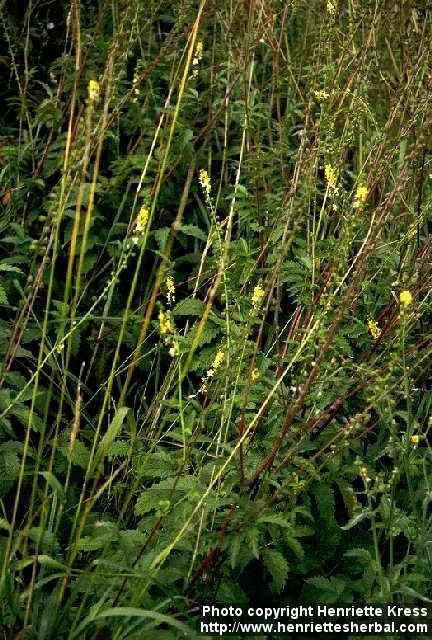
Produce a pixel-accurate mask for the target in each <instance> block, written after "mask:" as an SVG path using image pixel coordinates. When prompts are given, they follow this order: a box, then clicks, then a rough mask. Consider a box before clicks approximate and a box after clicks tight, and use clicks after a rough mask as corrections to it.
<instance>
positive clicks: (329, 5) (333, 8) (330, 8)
mask: <svg viewBox="0 0 432 640" xmlns="http://www.w3.org/2000/svg"><path fill="white" fill-rule="evenodd" d="M336 6H337V3H336V0H335V1H334V2H332V0H328V2H327V11H328V13H329V14H330V15H331V16H334V14H335V13H336Z"/></svg>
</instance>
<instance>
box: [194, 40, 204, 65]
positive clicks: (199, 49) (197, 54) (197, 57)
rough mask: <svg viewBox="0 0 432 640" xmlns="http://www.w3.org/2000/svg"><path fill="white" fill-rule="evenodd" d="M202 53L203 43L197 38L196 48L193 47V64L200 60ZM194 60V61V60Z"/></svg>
mask: <svg viewBox="0 0 432 640" xmlns="http://www.w3.org/2000/svg"><path fill="white" fill-rule="evenodd" d="M202 54H203V43H202V41H201V40H198V42H197V45H196V49H195V58H194V59H193V64H198V62H199V61H200V60H201V58H202ZM195 60H196V62H195Z"/></svg>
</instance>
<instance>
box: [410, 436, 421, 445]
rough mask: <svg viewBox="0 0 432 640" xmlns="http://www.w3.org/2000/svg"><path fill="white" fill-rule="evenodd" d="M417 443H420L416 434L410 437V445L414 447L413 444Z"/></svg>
mask: <svg viewBox="0 0 432 640" xmlns="http://www.w3.org/2000/svg"><path fill="white" fill-rule="evenodd" d="M419 441H420V436H418V435H417V434H415V435H413V436H411V443H412V444H414V445H415V444H418V443H419Z"/></svg>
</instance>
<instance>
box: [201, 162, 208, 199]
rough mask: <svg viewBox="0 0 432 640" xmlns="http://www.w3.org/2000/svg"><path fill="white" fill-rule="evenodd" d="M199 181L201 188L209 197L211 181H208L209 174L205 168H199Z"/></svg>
mask: <svg viewBox="0 0 432 640" xmlns="http://www.w3.org/2000/svg"><path fill="white" fill-rule="evenodd" d="M199 181H200V185H201V188H202V190H203V191H204V193H205V195H206V198H209V197H210V190H211V182H210V176H209V174H208V173H207V171H206V170H205V169H201V170H200V172H199Z"/></svg>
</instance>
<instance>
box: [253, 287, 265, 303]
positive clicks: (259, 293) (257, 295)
mask: <svg viewBox="0 0 432 640" xmlns="http://www.w3.org/2000/svg"><path fill="white" fill-rule="evenodd" d="M264 294H265V291H264V289H263V288H262V285H261V284H257V285H256V287H255V288H254V290H253V295H252V303H253V306H254V307H255V309H257V308H258V307H259V306H260V304H261V302H262V299H263V298H264Z"/></svg>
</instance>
